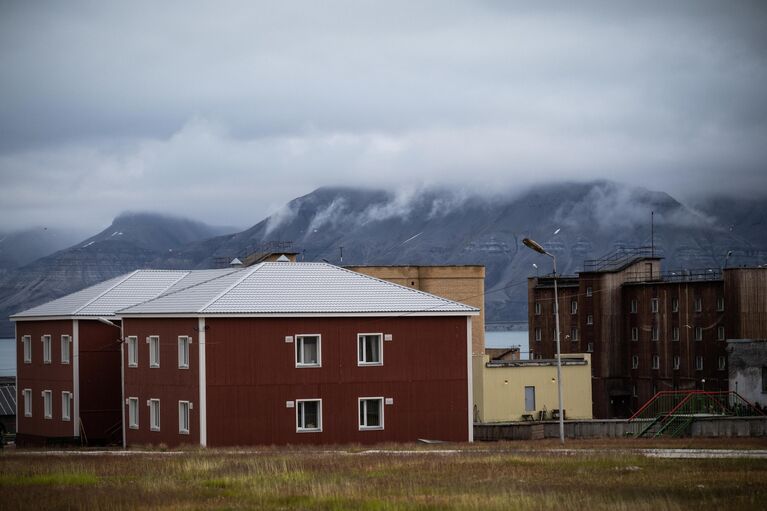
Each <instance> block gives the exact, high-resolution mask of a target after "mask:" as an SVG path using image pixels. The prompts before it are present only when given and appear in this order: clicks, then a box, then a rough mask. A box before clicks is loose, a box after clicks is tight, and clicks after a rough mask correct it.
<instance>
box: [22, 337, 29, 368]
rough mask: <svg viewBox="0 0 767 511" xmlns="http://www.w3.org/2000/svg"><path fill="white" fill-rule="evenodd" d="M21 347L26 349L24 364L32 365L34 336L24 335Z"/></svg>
mask: <svg viewBox="0 0 767 511" xmlns="http://www.w3.org/2000/svg"><path fill="white" fill-rule="evenodd" d="M21 345H22V347H23V349H24V363H25V364H31V363H32V336H31V335H22V336H21Z"/></svg>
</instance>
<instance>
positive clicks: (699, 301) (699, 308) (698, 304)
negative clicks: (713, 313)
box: [694, 296, 703, 312]
mask: <svg viewBox="0 0 767 511" xmlns="http://www.w3.org/2000/svg"><path fill="white" fill-rule="evenodd" d="M694 302H695V312H703V298H701V297H700V296H699V297H697V298H695V300H694Z"/></svg>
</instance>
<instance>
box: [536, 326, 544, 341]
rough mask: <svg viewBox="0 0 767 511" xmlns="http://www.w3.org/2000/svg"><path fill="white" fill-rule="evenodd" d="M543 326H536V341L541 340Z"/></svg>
mask: <svg viewBox="0 0 767 511" xmlns="http://www.w3.org/2000/svg"><path fill="white" fill-rule="evenodd" d="M541 335H542V334H541V327H539V326H537V327H535V342H541Z"/></svg>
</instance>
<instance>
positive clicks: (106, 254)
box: [0, 213, 221, 337]
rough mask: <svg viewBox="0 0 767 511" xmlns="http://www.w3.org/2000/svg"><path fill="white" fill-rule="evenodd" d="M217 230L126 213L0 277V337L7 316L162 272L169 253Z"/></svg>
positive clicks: (7, 328)
mask: <svg viewBox="0 0 767 511" xmlns="http://www.w3.org/2000/svg"><path fill="white" fill-rule="evenodd" d="M220 233H221V228H216V227H211V226H209V225H206V224H203V223H200V222H195V221H192V220H187V219H183V218H175V217H169V216H164V215H157V214H152V213H125V214H123V215H120V216H119V217H117V218H115V220H114V222H113V223H112V225H110V226H109V227H108V228H107V229H105V230H103V231H102V232H100V233H98V234H96V235H95V236H92V237H90V238H88V239H86V240H85V241H82V242H80V243H78V244H76V245H74V246H72V247H70V248H67V249H64V250H60V251H58V252H56V253H54V254H51V255H49V256H47V257H44V258H41V259H38V260H37V261H34V262H32V263H30V264H28V265H25V266H23V267H21V268H17V269H15V270H11V271H8V272H7V273H6V274H5V275H3V276H2V277H0V317H2V318H3V321H2V322H0V337H5V336H9V335H13V326H12V325H11V324H10V323H9V322H8V321H6V320H5V318H7V316H8V315H10V314H13V313H15V312H19V311H21V310H24V309H27V308H29V307H33V306H34V305H37V304H40V303H43V302H46V301H49V300H52V299H54V298H57V297H59V296H63V295H65V294H68V293H72V292H74V291H77V290H78V289H82V288H84V287H87V286H90V285H93V284H95V283H97V282H100V281H102V280H106V279H109V278H111V277H114V276H117V275H120V274H122V273H126V272H129V271H132V270H135V269H137V268H146V267H167V264H169V263H164V261H166V260H170V259H172V254H173V250H174V249H177V248H178V247H181V246H183V245H184V244H188V243H190V242H193V241H197V240H201V239H205V238H210V237H211V236H215V235H218V234H220Z"/></svg>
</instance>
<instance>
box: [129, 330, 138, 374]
mask: <svg viewBox="0 0 767 511" xmlns="http://www.w3.org/2000/svg"><path fill="white" fill-rule="evenodd" d="M128 367H138V337H136V336H135V335H134V336H130V337H128Z"/></svg>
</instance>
